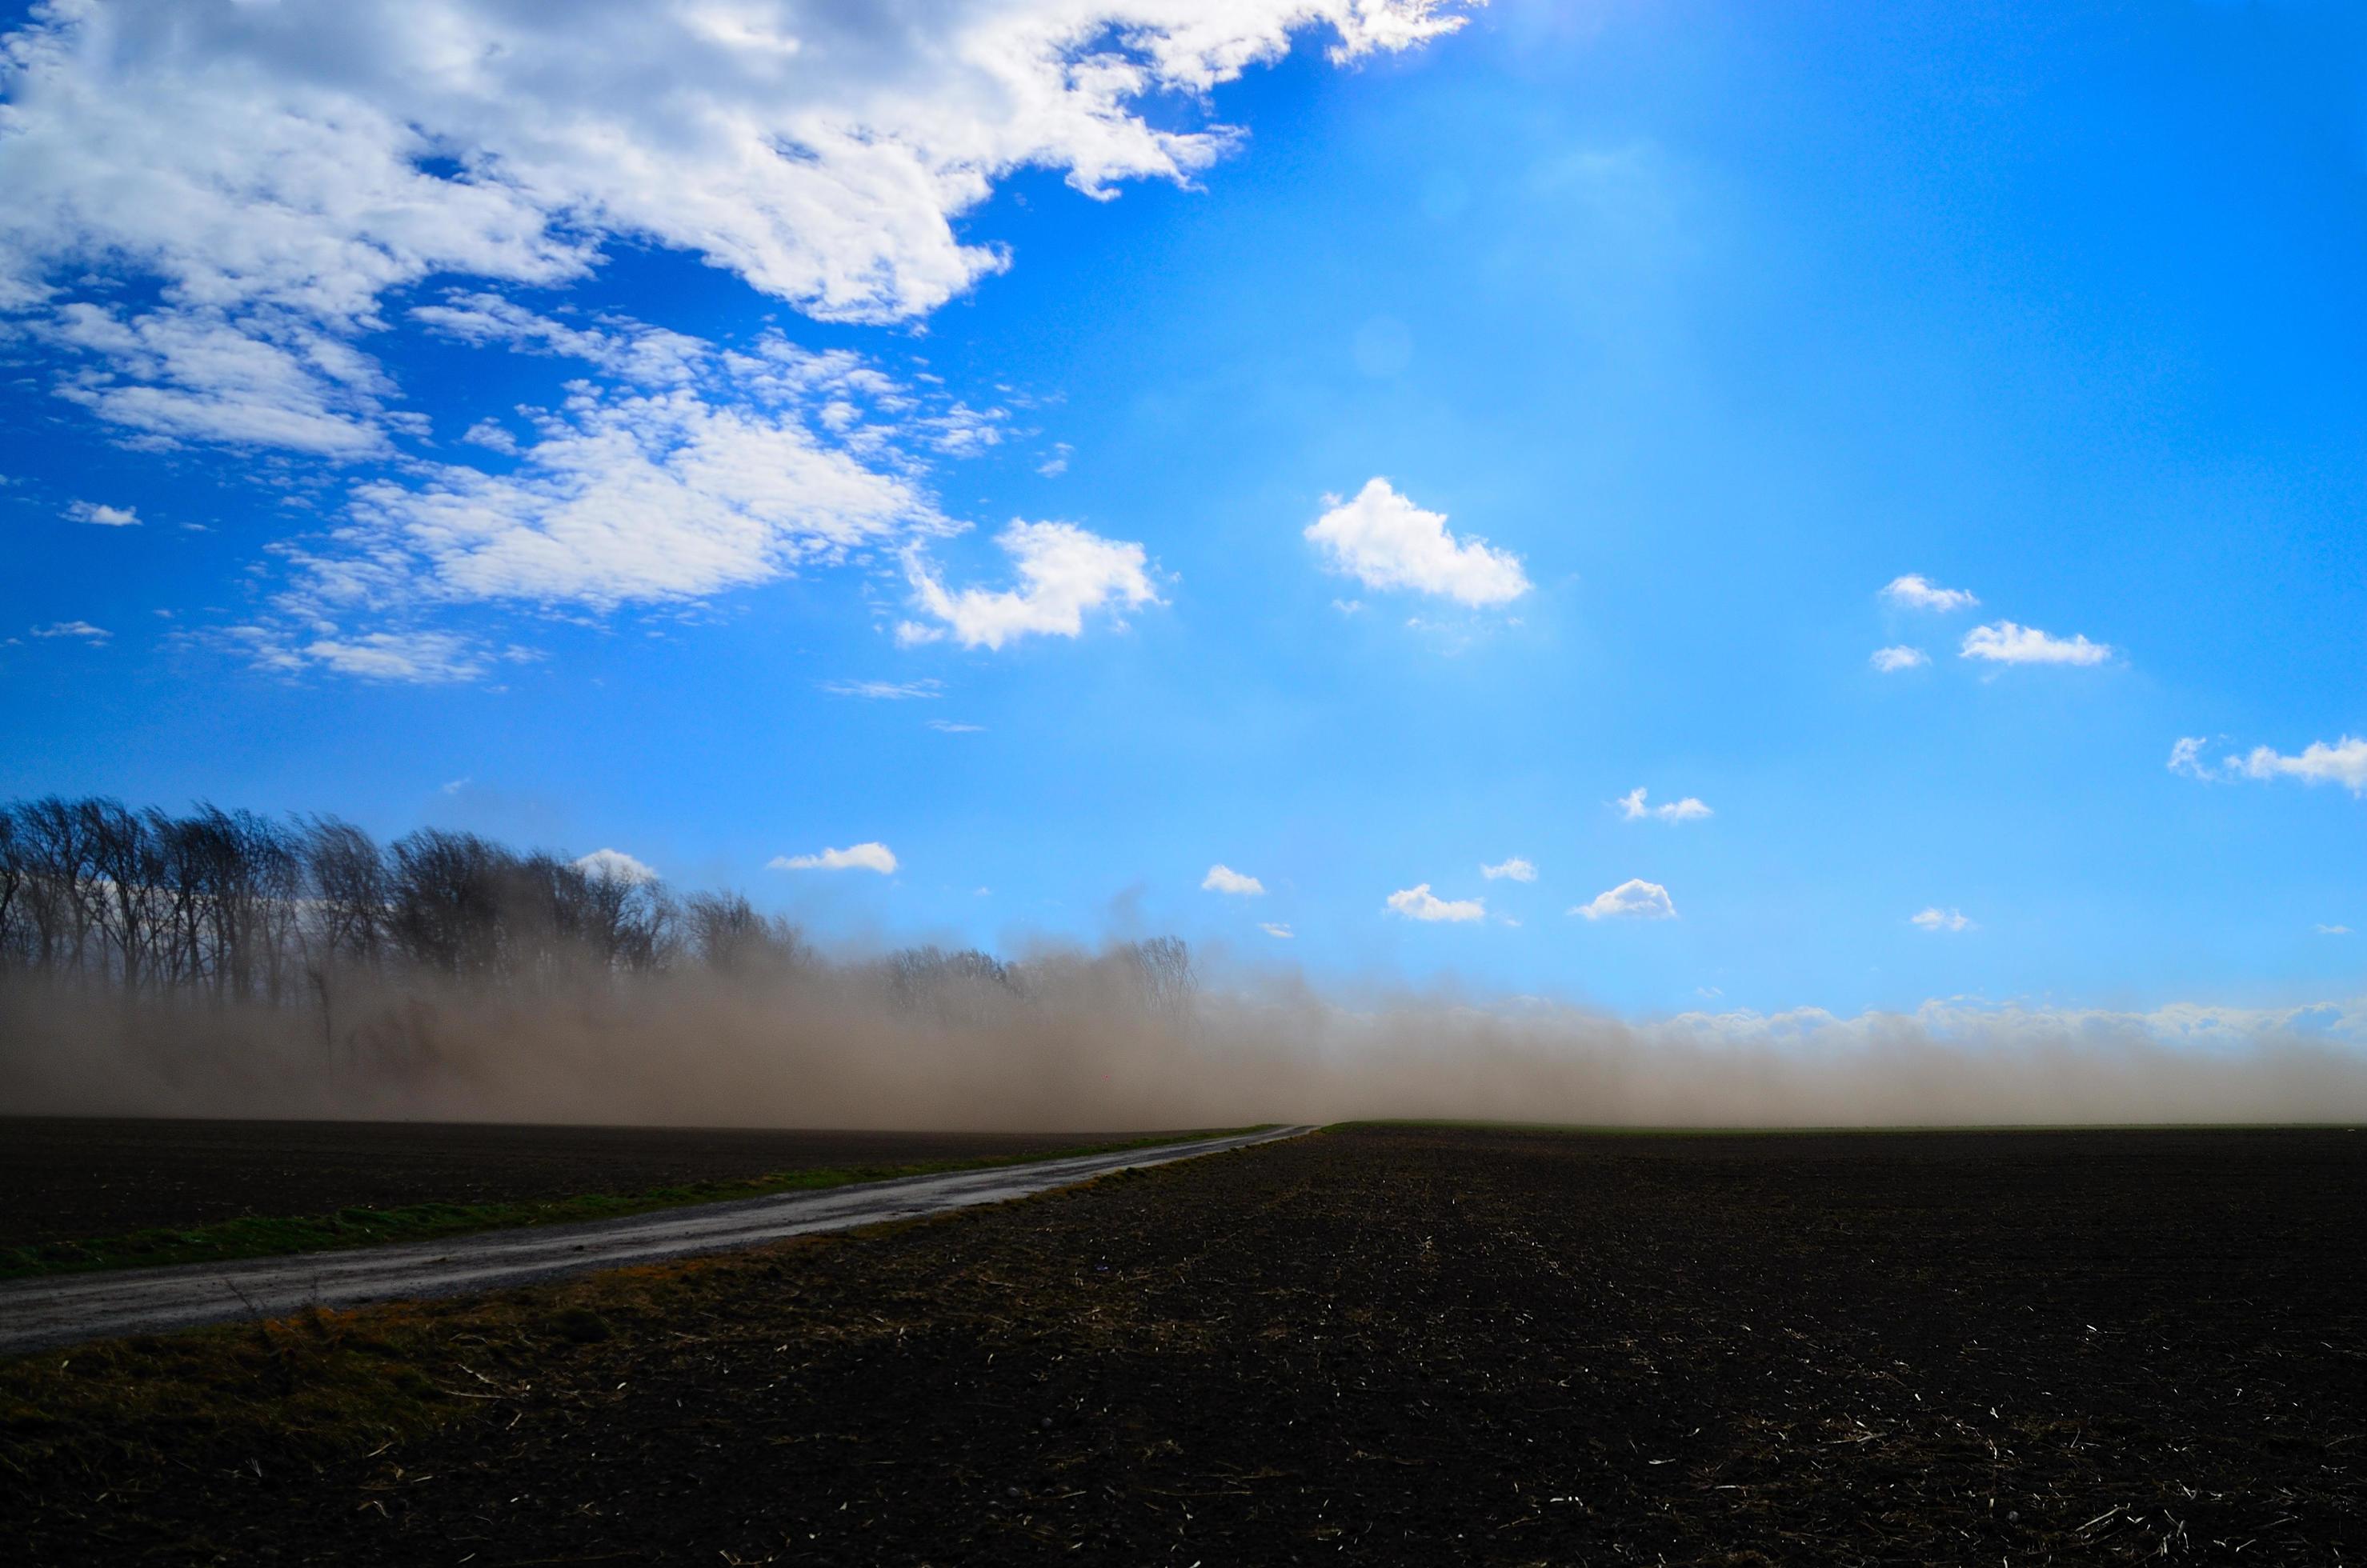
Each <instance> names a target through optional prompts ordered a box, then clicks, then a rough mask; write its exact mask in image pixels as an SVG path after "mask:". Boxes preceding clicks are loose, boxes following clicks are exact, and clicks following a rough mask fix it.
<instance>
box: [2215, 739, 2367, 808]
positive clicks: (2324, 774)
mask: <svg viewBox="0 0 2367 1568" xmlns="http://www.w3.org/2000/svg"><path fill="white" fill-rule="evenodd" d="M2228 761H2229V762H2230V763H2231V764H2236V759H2234V758H2232V757H2231V758H2229V759H2228ZM2237 765H2240V767H2241V768H2242V771H2243V773H2244V776H2245V777H2247V778H2254V779H2281V778H2283V779H2299V780H2301V781H2302V782H2303V783H2304V784H2340V785H2341V786H2342V787H2343V788H2345V789H2347V790H2349V791H2350V793H2351V794H2353V795H2367V740H2362V739H2358V738H2356V737H2354V736H2349V735H2346V736H2344V737H2342V739H2339V740H2337V741H2336V742H2335V743H2334V744H2333V745H2331V746H2329V745H2327V743H2326V742H2325V741H2323V740H2313V741H2311V742H2310V743H2309V745H2308V746H2307V747H2305V748H2304V749H2303V750H2302V752H2301V754H2300V755H2299V756H2293V757H2288V756H2283V755H2281V754H2280V753H2278V752H2277V751H2276V750H2274V749H2272V748H2271V747H2267V746H2255V747H2253V748H2252V750H2251V751H2250V752H2249V753H2248V755H2247V756H2245V758H2244V759H2243V761H2242V762H2241V763H2240V764H2237Z"/></svg>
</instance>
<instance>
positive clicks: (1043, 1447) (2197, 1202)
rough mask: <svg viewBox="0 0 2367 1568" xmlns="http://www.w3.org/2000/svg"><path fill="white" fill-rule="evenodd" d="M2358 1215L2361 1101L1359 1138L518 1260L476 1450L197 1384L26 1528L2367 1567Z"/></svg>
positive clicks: (28, 1493)
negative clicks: (2238, 1123) (2152, 1113)
mask: <svg viewBox="0 0 2367 1568" xmlns="http://www.w3.org/2000/svg"><path fill="white" fill-rule="evenodd" d="M2362 1217H2367V1134H2359V1135H2353V1134H2344V1133H2339V1132H2158V1133H2102V1134H2054V1133H2046V1134H1900V1135H1863V1136H1792V1137H1684V1138H1674V1137H1671V1138H1618V1137H1580V1136H1557V1135H1547V1134H1524V1133H1514V1132H1498V1131H1486V1132H1475V1131H1421V1130H1400V1129H1368V1130H1358V1131H1348V1132H1342V1133H1336V1134H1326V1135H1323V1136H1319V1137H1316V1138H1309V1139H1303V1140H1300V1141H1297V1142H1295V1143H1290V1144H1284V1145H1274V1146H1272V1147H1268V1148H1263V1149H1259V1150H1255V1151H1251V1152H1247V1153H1242V1154H1235V1155H1229V1156H1220V1157H1217V1158H1212V1159H1207V1160H1204V1161H1199V1162H1195V1163H1192V1164H1188V1165H1183V1166H1177V1167H1171V1168H1165V1169H1161V1170H1159V1171H1155V1172H1150V1173H1147V1174H1143V1175H1139V1176H1137V1177H1133V1178H1128V1179H1116V1180H1112V1181H1108V1182H1104V1183H1103V1184H1101V1185H1099V1186H1097V1187H1094V1188H1092V1189H1089V1190H1082V1191H1078V1192H1072V1193H1068V1194H1060V1195H1055V1196H1052V1197H1048V1198H1045V1199H1041V1200H1037V1201H1032V1202H1028V1203H1024V1204H1018V1205H1014V1206H1011V1207H1007V1208H1003V1209H1000V1210H995V1211H991V1212H984V1213H977V1214H972V1215H968V1216H965V1217H961V1218H957V1219H952V1220H948V1221H945V1222H941V1223H935V1224H925V1225H918V1226H913V1227H909V1228H906V1229H903V1230H900V1231H894V1232H889V1233H886V1234H874V1235H863V1236H856V1237H851V1238H846V1239H842V1240H837V1241H832V1242H827V1243H822V1244H819V1245H810V1246H804V1247H791V1248H787V1249H782V1250H778V1251H776V1252H773V1253H770V1254H765V1255H753V1256H750V1257H746V1258H738V1259H732V1260H728V1261H723V1262H719V1263H716V1264H713V1265H708V1266H704V1267H701V1268H697V1269H687V1270H682V1271H679V1272H676V1273H674V1274H671V1275H668V1276H665V1277H663V1278H644V1279H641V1280H617V1279H615V1278H611V1279H609V1280H606V1281H605V1282H604V1281H601V1280H590V1281H584V1282H582V1283H580V1284H577V1285H573V1286H557V1287H549V1288H547V1289H546V1290H545V1291H544V1292H521V1293H519V1294H517V1295H515V1296H514V1297H511V1298H507V1299H506V1303H507V1304H505V1305H503V1306H502V1307H501V1312H500V1314H495V1315H493V1316H484V1317H481V1318H478V1319H473V1320H465V1321H464V1320H461V1319H455V1320H454V1322H453V1325H452V1326H451V1327H450V1328H449V1329H448V1330H445V1331H444V1332H445V1333H446V1342H447V1343H448V1345H449V1347H450V1352H449V1354H450V1361H449V1364H438V1365H430V1366H427V1367H425V1372H426V1374H427V1375H428V1377H429V1378H430V1380H431V1381H432V1382H435V1383H436V1384H437V1385H438V1386H440V1387H443V1388H447V1389H450V1390H453V1391H455V1392H456V1393H472V1394H475V1395H477V1396H478V1401H477V1407H476V1408H475V1409H474V1410H473V1411H472V1413H471V1414H470V1416H467V1417H465V1418H463V1419H460V1420H458V1421H456V1422H455V1423H453V1424H452V1425H449V1426H447V1427H445V1428H444V1429H443V1430H442V1431H441V1432H440V1433H439V1434H437V1435H436V1436H433V1437H428V1438H417V1439H413V1440H411V1441H408V1442H405V1443H403V1444H401V1445H398V1446H396V1447H394V1448H391V1449H390V1450H387V1451H385V1452H381V1453H379V1454H377V1455H374V1456H369V1457H363V1456H362V1455H360V1454H359V1453H351V1454H346V1455H343V1456H338V1457H330V1456H323V1455H321V1454H318V1453H315V1452H308V1451H305V1450H303V1449H302V1448H301V1447H300V1445H296V1444H292V1443H291V1444H289V1445H283V1446H281V1447H278V1448H266V1449H265V1450H264V1451H255V1452H246V1451H237V1452H233V1451H231V1450H229V1449H228V1448H227V1447H226V1446H225V1444H224V1443H223V1442H221V1441H219V1440H210V1439H209V1438H208V1437H207V1436H206V1433H205V1428H204V1426H203V1422H202V1419H198V1418H191V1419H188V1420H187V1421H185V1422H183V1424H182V1425H178V1426H173V1427H158V1428H155V1429H147V1430H131V1431H126V1432H124V1433H121V1434H119V1438H121V1439H122V1443H123V1447H122V1448H121V1449H120V1450H117V1449H116V1448H115V1447H114V1446H113V1445H112V1444H111V1443H109V1444H85V1445H83V1446H81V1447H79V1448H77V1449H75V1450H73V1452H74V1456H75V1457H74V1458H73V1459H72V1461H71V1464H69V1461H68V1460H67V1458H65V1457H62V1452H63V1451H62V1450H61V1451H60V1453H58V1454H52V1455H51V1457H49V1458H47V1459H43V1460H40V1461H38V1462H37V1463H36V1464H35V1466H34V1468H33V1469H31V1470H29V1471H20V1472H19V1473H17V1474H15V1475H9V1474H7V1473H6V1472H5V1471H0V1488H6V1489H7V1490H6V1492H0V1518H8V1519H13V1520H15V1521H16V1522H15V1523H13V1524H11V1525H8V1526H7V1527H6V1529H9V1530H11V1531H16V1532H18V1533H19V1534H20V1535H21V1537H22V1539H23V1540H24V1542H25V1544H26V1545H27V1546H28V1547H29V1548H30V1551H29V1553H28V1554H27V1556H25V1557H20V1558H19V1559H18V1560H28V1558H29V1559H30V1560H41V1561H48V1560H68V1559H76V1558H79V1559H86V1560H89V1561H105V1562H128V1561H133V1560H135V1559H137V1558H139V1557H140V1555H141V1554H142V1552H143V1551H153V1552H155V1553H156V1554H157V1555H159V1556H160V1557H162V1558H164V1559H166V1560H185V1559H199V1560H202V1559H205V1558H207V1557H208V1556H209V1555H213V1556H217V1557H219V1558H220V1559H221V1560H222V1561H237V1562H251V1561H255V1560H256V1559H258V1558H260V1557H262V1556H263V1555H264V1554H265V1553H266V1551H270V1552H274V1553H276V1554H277V1556H278V1557H279V1558H281V1559H282V1560H285V1561H291V1562H292V1561H299V1560H303V1561H311V1562H387V1561H415V1562H461V1561H471V1562H476V1563H478V1564H494V1563H517V1562H749V1563H753V1562H830V1563H849V1564H857V1563H860V1564H868V1563H923V1562H926V1563H941V1564H950V1563H989V1562H991V1563H1004V1562H1009V1563H1040V1562H1124V1563H1173V1564H1176V1565H1177V1568H1184V1565H1188V1564H1191V1563H1195V1562H1206V1563H1208V1564H1217V1563H1243V1562H1294V1561H1296V1562H1329V1561H1352V1562H1372V1563H1398V1562H1505V1563H1518V1562H1553V1563H1562V1562H1644V1563H1652V1562H1659V1561H1661V1560H1663V1559H1665V1560H1666V1561H1668V1562H1714V1563H1750V1562H1791V1563H1857V1562H1882V1563H1930V1562H1967V1563H1997V1562H2006V1563H2009V1564H2018V1563H2023V1562H2029V1563H2037V1562H2046V1561H2049V1560H2053V1561H2057V1562H2136V1561H2153V1560H2156V1559H2157V1558H2161V1557H2164V1556H2166V1557H2168V1558H2169V1559H2170V1560H2172V1561H2197V1562H2203V1561H2207V1562H2238V1563H2253V1562H2337V1561H2357V1560H2359V1559H2361V1558H2367V1520H2362V1519H2361V1507H2362V1506H2367V1481H2363V1480H2362V1473H2361V1465H2362V1462H2367V1254H2362V1247H2361V1229H2362V1226H2361V1220H2362ZM478 1310H479V1311H480V1312H481V1313H492V1312H493V1307H492V1305H482V1306H481V1307H480V1308H479V1309H478ZM579 1310H596V1311H598V1312H599V1313H600V1314H602V1316H601V1319H600V1322H601V1324H602V1325H613V1333H610V1334H609V1336H608V1337H605V1338H601V1337H591V1342H589V1343H576V1342H574V1341H573V1340H571V1339H569V1338H567V1337H562V1336H560V1335H557V1334H553V1333H549V1332H545V1331H543V1330H540V1329H538V1328H537V1327H535V1326H534V1325H536V1324H538V1323H549V1322H573V1323H581V1322H583V1319H582V1318H580V1317H574V1316H570V1315H568V1314H573V1313H576V1312H578V1311H579ZM359 1326H365V1327H366V1326H367V1325H366V1324H364V1325H359ZM603 1331H605V1326H604V1329H603ZM285 1332H288V1333H290V1334H294V1333H297V1332H298V1331H295V1330H289V1331H285ZM314 1332H316V1333H317V1332H319V1331H318V1330H317V1329H316V1330H314ZM577 1337H578V1338H583V1337H587V1336H583V1335H579V1336H577ZM282 1343H284V1344H286V1345H289V1346H293V1345H295V1344H296V1343H297V1341H296V1340H295V1339H292V1338H291V1339H287V1340H284V1341H282ZM290 1353H291V1354H292V1352H290ZM103 1354H104V1353H102V1355H103ZM96 1375H101V1376H104V1375H106V1374H105V1373H104V1372H101V1373H98V1374H96ZM160 1433H161V1434H162V1435H161V1436H160ZM143 1445H144V1447H145V1450H146V1451H147V1453H148V1457H147V1458H145V1459H143V1460H139V1461H135V1460H133V1459H131V1458H129V1457H122V1458H116V1457H109V1456H110V1455H112V1454H115V1453H117V1452H120V1453H122V1454H124V1455H130V1454H132V1453H135V1452H140V1451H142V1449H143ZM176 1445H177V1446H176ZM160 1450H161V1452H162V1453H163V1456H164V1457H163V1462H157V1459H156V1454H157V1453H158V1452H159V1451H160ZM18 1452H19V1453H20V1454H22V1453H25V1452H28V1450H18ZM17 1462H23V1461H17ZM94 1499H96V1500H94Z"/></svg>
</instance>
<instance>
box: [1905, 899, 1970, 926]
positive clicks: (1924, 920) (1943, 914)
mask: <svg viewBox="0 0 2367 1568" xmlns="http://www.w3.org/2000/svg"><path fill="white" fill-rule="evenodd" d="M1907 923H1908V924H1909V925H1911V926H1915V927H1917V928H1919V929H1920V930H1922V931H1970V930H1972V929H1973V922H1972V921H1970V920H1968V919H1965V912H1964V911H1963V910H1962V909H1942V908H1940V907H1939V906H1938V905H1936V904H1934V905H1933V906H1932V907H1931V908H1928V909H1926V910H1924V911H1923V912H1922V913H1921V914H1920V915H1913V916H1909V917H1908V922H1907Z"/></svg>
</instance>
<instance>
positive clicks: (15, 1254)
mask: <svg viewBox="0 0 2367 1568" xmlns="http://www.w3.org/2000/svg"><path fill="white" fill-rule="evenodd" d="M1252 1131H1255V1129H1254V1128H1249V1127H1230V1128H1219V1129H1216V1130H1214V1131H1207V1132H1197V1133H1162V1134H1159V1135H1158V1136H1156V1137H1150V1138H1133V1139H1128V1140H1127V1141H1125V1142H1122V1143H1115V1144H1089V1145H1082V1146H1080V1147H1076V1148H1068V1149H1046V1150H1042V1151H1039V1152H1036V1153H1031V1154H1015V1155H986V1156H980V1157H978V1158H975V1159H946V1160H930V1161H926V1162H924V1163H921V1164H917V1165H860V1166H844V1167H818V1168H808V1169H802V1170H784V1171H778V1172H776V1173H774V1174H772V1175H769V1176H753V1177H741V1178H735V1179H730V1180H724V1181H695V1182H689V1183H686V1184H685V1185H682V1186H678V1187H657V1188H652V1189H651V1190H648V1191H646V1192H631V1193H615V1192H587V1193H583V1194H580V1195H578V1196H575V1197H572V1198H552V1199H545V1200H541V1201H504V1202H495V1203H410V1204H406V1205H404V1206H403V1207H402V1208H399V1209H360V1208H356V1209H340V1210H338V1211H337V1212H336V1213H334V1214H305V1215H299V1216H296V1217H293V1218H280V1219H273V1218H265V1217H261V1216H254V1215H243V1216H241V1217H240V1218H238V1219H235V1220H223V1221H221V1222H219V1223H218V1224H208V1225H192V1226H189V1227H187V1228H185V1229H182V1228H172V1227H159V1228H154V1229H149V1230H138V1231H132V1232H130V1233H128V1234H126V1235H111V1236H102V1237H99V1238H97V1239H96V1240H90V1241H47V1242H31V1243H28V1244H26V1245H24V1246H21V1247H0V1280H22V1279H28V1278H34V1277H38V1276H42V1275H50V1274H82V1273H88V1272H90V1271H91V1270H93V1269H158V1268H164V1267H168V1266H170V1265H172V1264H176V1263H221V1262H227V1261H228V1260H230V1259H232V1258H278V1257H285V1256H286V1255H288V1254H289V1253H293V1252H324V1251H327V1250H330V1249H331V1248H337V1247H378V1246H384V1245H386V1244H387V1243H390V1242H402V1241H433V1240H435V1239H436V1238H438V1237H441V1236H448V1235H465V1234H467V1233H469V1232H470V1231H488V1230H505V1229H508V1228H510V1227H513V1226H517V1225H553V1224H569V1223H570V1222H572V1221H579V1220H613V1219H620V1218H622V1217H624V1216H625V1215H628V1214H643V1213H649V1212H650V1211H651V1210H653V1209H676V1208H682V1207H685V1206H686V1205H689V1204H693V1203H718V1202H724V1201H729V1200H731V1199H734V1198H764V1197H770V1196H772V1195H773V1194H774V1193H776V1192H808V1191H814V1190H820V1189H821V1188H826V1187H844V1186H848V1185H850V1184H852V1183H854V1182H858V1181H886V1180H889V1179H893V1178H896V1177H900V1176H934V1175H936V1174H938V1173H940V1172H943V1171H949V1170H987V1169H992V1168H996V1167H999V1166H1008V1165H1033V1164H1036V1162H1037V1161H1040V1160H1052V1159H1070V1158H1074V1157H1075V1156H1079V1155H1099V1154H1116V1153H1119V1152H1122V1151H1124V1150H1127V1149H1140V1148H1150V1147H1153V1146H1155V1145H1161V1144H1184V1143H1192V1142H1195V1141H1197V1140H1199V1139H1202V1138H1222V1137H1229V1136H1231V1135H1232V1134H1237V1133H1247V1132H1252Z"/></svg>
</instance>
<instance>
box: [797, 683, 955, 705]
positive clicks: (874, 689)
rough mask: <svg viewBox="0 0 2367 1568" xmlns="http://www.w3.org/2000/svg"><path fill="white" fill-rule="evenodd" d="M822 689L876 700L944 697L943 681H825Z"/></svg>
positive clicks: (897, 700) (906, 700) (834, 693)
mask: <svg viewBox="0 0 2367 1568" xmlns="http://www.w3.org/2000/svg"><path fill="white" fill-rule="evenodd" d="M821 689H822V690H823V691H825V692H828V693H829V694H831V695H832V696H833V697H865V698H868V699H870V700H871V701H874V702H888V703H900V702H912V701H914V700H915V699H929V698H935V697H942V696H944V695H945V694H946V687H945V682H942V681H931V680H921V681H824V682H821Z"/></svg>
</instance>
